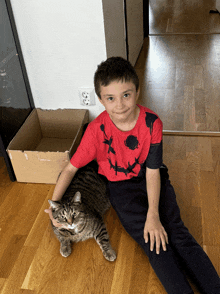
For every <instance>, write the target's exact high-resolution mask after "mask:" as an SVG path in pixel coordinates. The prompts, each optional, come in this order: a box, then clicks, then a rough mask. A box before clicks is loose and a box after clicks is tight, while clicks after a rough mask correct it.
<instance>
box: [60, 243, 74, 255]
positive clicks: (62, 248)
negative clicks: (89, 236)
mask: <svg viewBox="0 0 220 294" xmlns="http://www.w3.org/2000/svg"><path fill="white" fill-rule="evenodd" d="M71 252H72V249H71V246H62V245H61V246H60V254H61V255H62V256H63V257H68V256H69V255H70V254H71Z"/></svg>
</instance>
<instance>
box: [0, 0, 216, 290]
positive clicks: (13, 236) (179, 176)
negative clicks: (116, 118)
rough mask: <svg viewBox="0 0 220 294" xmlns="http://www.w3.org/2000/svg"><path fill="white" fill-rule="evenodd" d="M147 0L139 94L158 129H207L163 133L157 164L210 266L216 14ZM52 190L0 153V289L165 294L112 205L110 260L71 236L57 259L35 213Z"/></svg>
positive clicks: (205, 7)
mask: <svg viewBox="0 0 220 294" xmlns="http://www.w3.org/2000/svg"><path fill="white" fill-rule="evenodd" d="M150 2H151V3H152V5H151V8H152V9H153V11H154V14H153V21H152V23H151V33H154V34H157V35H154V36H150V37H149V39H146V40H145V43H144V46H143V50H142V51H141V54H140V57H139V59H138V62H137V64H136V69H137V72H138V75H139V77H140V80H141V99H140V101H139V102H140V103H141V104H143V105H146V106H148V107H149V108H151V109H152V110H154V111H156V112H157V113H158V115H159V116H160V117H161V119H162V120H163V123H164V130H173V131H178V132H179V131H191V132H192V131H193V132H196V134H198V135H201V132H203V131H206V132H208V134H205V135H204V134H203V136H197V135H194V136H191V135H190V134H189V133H188V136H183V135H181V134H182V133H181V132H179V134H178V133H175V134H178V135H174V134H172V135H170V133H167V132H164V163H165V164H166V165H167V166H168V168H169V174H170V179H171V183H172V184H173V186H174V188H175V191H176V194H177V200H178V204H179V206H180V209H181V214H182V218H183V220H184V222H185V224H186V226H187V227H188V228H189V230H190V232H191V233H192V234H193V235H194V237H195V238H196V239H197V241H198V242H199V243H200V244H201V246H203V248H204V250H205V251H206V252H207V254H208V255H209V257H210V259H211V260H212V262H213V264H214V266H215V268H216V269H217V271H218V274H219V275H220V258H219V256H220V222H219V214H220V137H219V136H216V134H213V135H212V136H210V132H219V131H220V119H219V104H220V95H219V93H220V88H219V87H220V86H219V84H220V83H219V82H220V76H219V74H220V55H219V53H220V36H219V35H211V33H213V32H220V29H219V27H220V26H219V19H220V16H219V15H209V14H208V11H209V10H210V9H212V8H213V9H214V8H215V7H214V5H215V3H214V2H215V1H214V0H213V1H212V0H210V1H200V2H199V0H194V1H189V0H188V1H177V0H175V1H174V0H173V1H172V0H169V1H168V0H167V1H165V2H164V1H163V2H162V1H161V0H157V1H150ZM201 2H202V3H203V4H201V5H198V3H201ZM208 2H209V4H208ZM174 8H175V9H176V8H178V9H177V10H175V9H174ZM198 11H199V13H197V12H198ZM198 19H203V24H202V25H201V24H200V25H199V26H198V23H197V22H196V20H198ZM151 20H152V18H151ZM207 28H208V32H207ZM175 33H178V34H182V33H185V35H173V34H175ZM195 33H196V35H195ZM160 34H164V35H160ZM205 34H206V35H205ZM217 135H218V134H217ZM53 189H54V185H44V184H23V183H17V182H14V183H12V182H10V180H9V177H8V175H7V171H6V167H5V164H4V161H3V159H2V158H1V157H0V216H1V217H0V293H1V294H22V293H23V294H39V293H40V294H43V293H45V294H48V293H51V294H54V293H56V294H57V293H61V294H66V293H72V294H137V293H138V294H151V293H152V294H153V293H156V294H158V293H160V294H165V293H166V292H165V290H164V289H163V287H162V285H161V284H160V282H159V281H158V279H157V277H156V276H155V274H154V272H153V270H152V268H151V266H150V265H149V262H148V259H147V257H146V256H145V255H144V254H143V252H142V250H141V249H140V247H139V246H138V245H137V244H136V243H135V242H134V241H133V240H132V239H131V238H130V237H129V236H128V235H127V233H126V232H125V231H124V229H123V228H122V226H121V224H120V222H119V220H118V218H117V216H116V214H115V212H114V210H113V209H110V210H109V211H108V213H107V214H106V216H105V219H106V223H107V228H108V231H109V234H110V239H111V243H112V246H113V247H114V248H115V250H116V251H117V254H118V257H117V260H116V261H115V262H113V263H110V262H107V261H106V260H105V259H104V258H103V256H102V253H101V251H100V249H99V248H98V246H97V244H96V243H95V241H94V240H89V241H86V242H84V243H78V244H76V245H75V246H74V250H73V253H72V254H71V256H70V257H68V258H66V259H65V258H63V257H62V256H61V255H60V253H59V242H58V241H57V239H55V237H54V235H53V234H52V232H51V229H50V224H49V219H48V215H46V214H45V213H44V209H45V208H47V207H48V202H47V199H51V197H52V193H53ZM192 286H193V288H194V293H199V292H198V291H197V290H196V289H195V286H194V285H192Z"/></svg>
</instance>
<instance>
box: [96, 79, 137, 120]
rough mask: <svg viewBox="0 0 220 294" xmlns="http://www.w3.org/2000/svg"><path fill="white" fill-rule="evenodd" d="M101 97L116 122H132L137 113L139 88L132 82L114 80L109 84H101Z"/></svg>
mask: <svg viewBox="0 0 220 294" xmlns="http://www.w3.org/2000/svg"><path fill="white" fill-rule="evenodd" d="M100 95H101V99H99V101H100V102H101V103H102V105H104V107H105V109H106V111H107V112H108V114H109V116H110V118H111V120H112V121H113V122H114V123H126V122H131V120H132V118H134V117H135V114H136V109H137V106H136V103H137V100H138V96H139V90H138V91H136V87H135V85H134V83H132V82H121V81H113V82H111V83H110V84H109V85H108V86H106V87H104V86H101V91H100Z"/></svg>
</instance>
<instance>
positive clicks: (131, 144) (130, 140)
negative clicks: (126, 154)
mask: <svg viewBox="0 0 220 294" xmlns="http://www.w3.org/2000/svg"><path fill="white" fill-rule="evenodd" d="M124 143H125V146H126V147H128V148H129V149H131V150H135V149H136V148H138V145H139V142H138V139H137V137H135V136H132V135H130V136H128V137H127V139H126V140H125V142H124Z"/></svg>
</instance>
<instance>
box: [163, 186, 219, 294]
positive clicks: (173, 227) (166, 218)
mask: <svg viewBox="0 0 220 294" xmlns="http://www.w3.org/2000/svg"><path fill="white" fill-rule="evenodd" d="M160 218H161V222H162V224H163V226H164V228H165V230H166V231H167V234H168V236H169V242H170V244H171V246H172V248H173V250H174V252H175V253H176V254H177V255H178V257H179V258H180V260H181V262H182V264H183V266H184V268H185V269H186V270H187V272H188V273H189V274H191V277H192V278H193V279H194V281H195V282H196V284H197V286H198V287H199V288H200V290H201V291H202V293H207V294H219V293H220V278H219V276H218V274H217V272H216V270H215V268H214V266H213V265H212V263H211V261H210V259H209V257H208V256H207V254H206V253H205V252H204V251H203V249H202V247H201V246H200V245H199V244H198V243H197V242H196V240H195V239H194V238H193V237H192V235H191V234H190V233H189V231H188V229H187V228H186V227H185V226H184V224H183V221H182V220H181V217H180V210H179V207H178V205H177V202H176V195H175V192H174V189H173V187H172V185H171V184H170V181H169V180H166V181H165V185H162V189H161V197H160Z"/></svg>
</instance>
